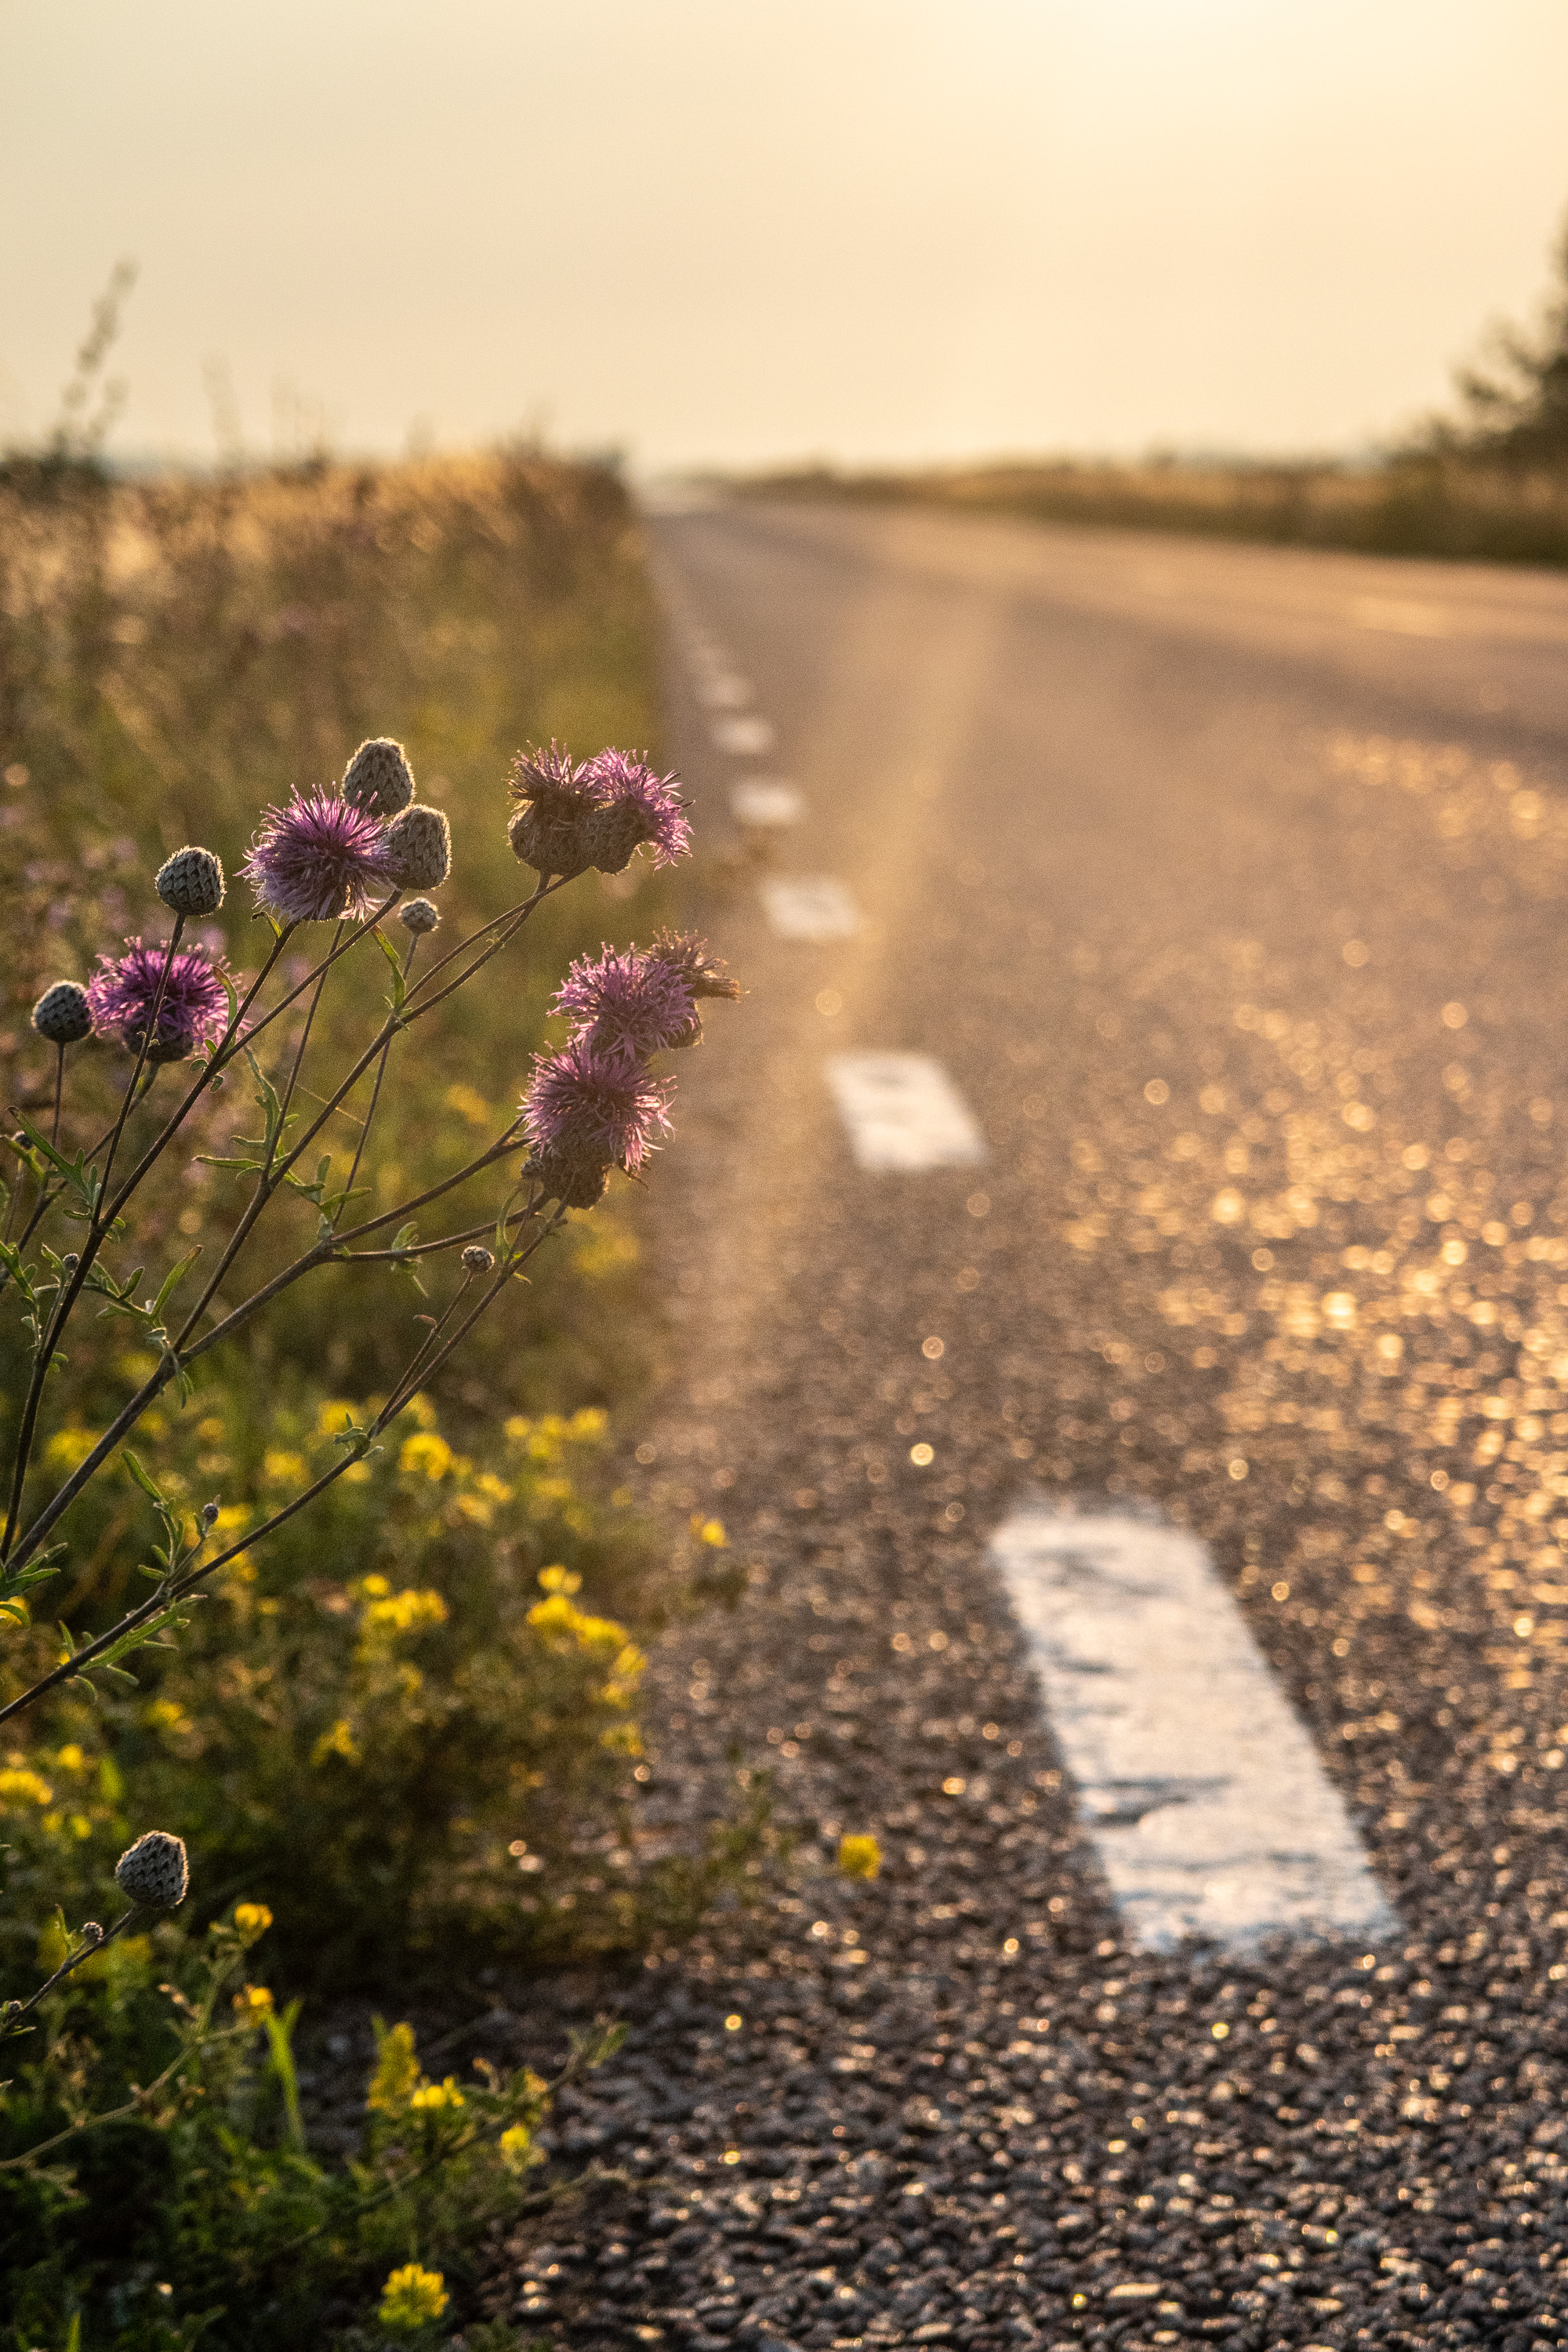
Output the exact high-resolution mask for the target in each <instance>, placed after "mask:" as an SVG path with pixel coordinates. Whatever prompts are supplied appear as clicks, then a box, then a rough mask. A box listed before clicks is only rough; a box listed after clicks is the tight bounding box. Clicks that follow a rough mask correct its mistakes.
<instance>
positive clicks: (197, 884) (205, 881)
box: [155, 842, 224, 915]
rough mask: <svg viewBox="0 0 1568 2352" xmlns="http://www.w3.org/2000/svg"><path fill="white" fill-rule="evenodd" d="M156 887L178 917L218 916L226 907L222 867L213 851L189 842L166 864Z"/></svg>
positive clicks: (159, 869)
mask: <svg viewBox="0 0 1568 2352" xmlns="http://www.w3.org/2000/svg"><path fill="white" fill-rule="evenodd" d="M155 887H156V888H157V892H158V896H159V898H162V900H163V904H164V906H165V907H169V908H173V910H174V913H175V914H176V915H216V913H217V910H218V908H220V907H221V906H222V904H223V893H224V880H223V866H222V865H221V863H220V862H219V860H218V858H217V857H216V856H215V855H214V853H213V851H212V850H210V849H197V848H196V847H195V845H194V844H192V843H190V842H187V843H186V845H185V846H184V849H176V850H175V852H174V856H172V857H166V858H165V859H164V860H163V865H162V866H159V868H158V874H157V881H156V885H155Z"/></svg>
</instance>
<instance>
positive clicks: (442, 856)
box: [385, 801, 452, 890]
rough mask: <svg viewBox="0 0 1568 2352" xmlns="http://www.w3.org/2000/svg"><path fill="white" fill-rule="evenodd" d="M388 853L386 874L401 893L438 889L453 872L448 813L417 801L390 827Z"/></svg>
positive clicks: (387, 835) (397, 817)
mask: <svg viewBox="0 0 1568 2352" xmlns="http://www.w3.org/2000/svg"><path fill="white" fill-rule="evenodd" d="M385 849H386V865H387V871H388V873H389V874H390V875H391V877H392V878H393V880H394V881H395V883H396V884H397V885H398V887H400V888H401V889H405V890H436V889H438V888H439V887H440V886H441V884H442V883H443V882H444V881H445V880H446V879H447V875H448V874H449V873H450V872H451V870H452V828H451V825H450V824H449V823H448V822H447V812H446V810H445V809H438V808H430V807H427V806H426V803H424V802H423V801H416V803H414V806H413V807H412V808H405V810H404V811H403V813H402V814H401V815H400V816H395V817H394V818H393V820H392V823H391V824H389V825H388V826H387V828H386V841H385Z"/></svg>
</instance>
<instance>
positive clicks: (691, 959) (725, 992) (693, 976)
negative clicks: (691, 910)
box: [648, 931, 741, 1003]
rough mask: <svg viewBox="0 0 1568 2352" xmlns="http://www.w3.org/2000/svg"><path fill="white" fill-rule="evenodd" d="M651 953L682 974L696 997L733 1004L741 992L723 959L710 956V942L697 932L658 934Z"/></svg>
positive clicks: (658, 932)
mask: <svg viewBox="0 0 1568 2352" xmlns="http://www.w3.org/2000/svg"><path fill="white" fill-rule="evenodd" d="M648 953H649V955H652V956H657V957H658V960H659V961H660V962H661V963H667V964H668V965H670V966H671V968H672V969H673V970H674V971H678V972H679V974H680V975H681V977H682V979H683V980H684V981H685V982H686V984H687V986H688V987H689V989H690V991H691V993H692V995H693V996H725V997H728V998H729V999H730V1000H731V1003H732V1002H733V1001H734V999H735V998H736V997H738V996H739V995H740V993H741V983H740V982H739V981H738V980H731V977H730V974H729V971H728V970H727V969H726V967H725V964H724V961H723V959H722V958H721V957H720V956H711V955H710V954H709V952H708V942H707V940H700V939H699V938H698V937H697V934H696V933H695V931H656V932H655V934H654V941H653V945H652V947H651V948H649V950H648Z"/></svg>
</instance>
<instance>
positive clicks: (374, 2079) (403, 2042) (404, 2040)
mask: <svg viewBox="0 0 1568 2352" xmlns="http://www.w3.org/2000/svg"><path fill="white" fill-rule="evenodd" d="M375 2038H376V2060H375V2072H374V2074H373V2075H372V2076H371V2078H370V2089H369V2091H368V2092H367V2093H366V2095H365V2102H364V2103H365V2105H366V2106H367V2107H370V2108H372V2109H373V2110H374V2112H375V2113H376V2114H377V2115H383V2116H397V2115H401V2114H402V2112H403V2110H404V2108H405V2106H406V2105H408V2102H409V2099H410V2097H411V2096H412V2095H413V2093H414V2091H415V2090H416V2088H417V2086H418V2082H419V2061H418V2059H417V2057H416V2055H415V2050H414V2028H413V2027H412V2026H411V2025H395V2026H394V2027H393V2028H392V2030H391V2032H386V2031H385V2030H384V2028H383V2026H382V2024H381V2021H380V2020H379V2019H378V2020H377V2021H376V2029H375Z"/></svg>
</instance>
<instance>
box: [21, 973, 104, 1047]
mask: <svg viewBox="0 0 1568 2352" xmlns="http://www.w3.org/2000/svg"><path fill="white" fill-rule="evenodd" d="M33 1026H34V1028H35V1029H36V1030H37V1033H38V1034H39V1036H40V1037H43V1038H47V1041H48V1043H49V1044H50V1045H80V1043H81V1041H82V1039H83V1038H84V1037H90V1036H91V1034H92V1007H91V1005H90V1004H89V1003H88V1001H87V991H86V989H85V988H82V987H79V985H78V983H77V982H75V981H74V980H57V981H56V982H55V984H54V986H53V987H52V988H46V989H45V991H44V992H43V994H42V996H40V997H39V999H38V1001H37V1004H35V1005H34V1007H33Z"/></svg>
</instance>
